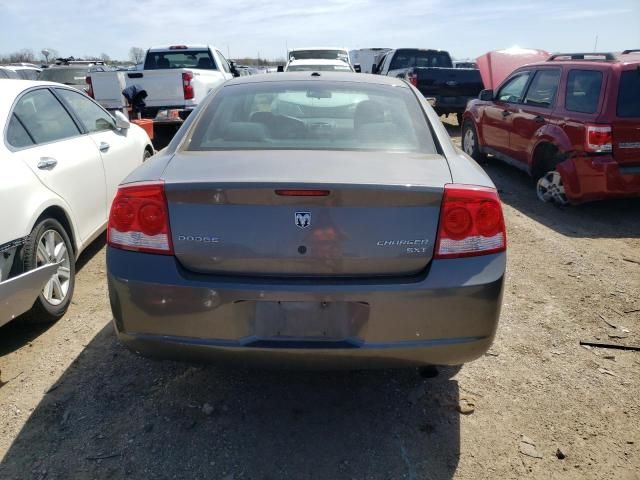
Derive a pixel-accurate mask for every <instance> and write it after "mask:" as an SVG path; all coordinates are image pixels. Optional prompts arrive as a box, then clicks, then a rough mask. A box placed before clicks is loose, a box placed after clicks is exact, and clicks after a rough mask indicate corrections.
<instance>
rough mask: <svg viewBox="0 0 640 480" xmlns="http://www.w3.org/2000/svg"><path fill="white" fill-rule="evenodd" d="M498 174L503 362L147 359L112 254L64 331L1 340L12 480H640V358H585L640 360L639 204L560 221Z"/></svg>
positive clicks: (20, 331) (512, 178)
mask: <svg viewBox="0 0 640 480" xmlns="http://www.w3.org/2000/svg"><path fill="white" fill-rule="evenodd" d="M453 122H455V120H453ZM456 130H457V128H453V127H452V130H451V131H452V133H457V132H456ZM485 168H486V169H487V171H488V172H489V174H490V175H491V177H492V178H493V180H494V181H495V183H496V185H497V186H498V188H499V189H500V190H501V195H502V199H503V201H504V203H505V211H506V217H507V222H508V232H509V265H508V283H507V287H506V291H505V298H504V308H503V313H502V319H501V324H500V328H499V331H498V336H497V339H496V342H495V344H494V345H493V347H492V349H491V351H490V352H489V353H488V354H487V355H485V356H484V357H483V358H481V359H480V360H478V361H476V362H474V363H472V364H468V365H465V366H464V367H463V368H462V370H460V372H458V373H457V374H456V375H455V376H454V377H453V378H452V379H448V378H446V377H447V375H446V374H447V373H450V372H447V371H445V372H442V373H441V374H440V376H439V377H437V378H432V379H422V378H420V377H419V376H418V375H417V374H416V372H414V371H367V372H340V373H319V372H313V373H302V372H273V371H250V370H231V369H228V368H221V367H217V366H212V365H192V364H186V363H177V362H170V361H164V362H158V361H151V360H147V359H144V358H141V357H138V356H136V355H135V354H133V353H130V352H128V351H126V350H125V349H124V348H123V347H121V346H120V345H119V344H118V343H117V342H116V340H115V338H114V335H113V332H112V329H111V325H110V318H111V317H110V311H109V307H108V301H107V292H106V285H105V280H104V278H105V259H104V254H105V252H104V248H103V247H104V239H102V240H99V241H97V242H96V243H95V245H93V247H92V248H91V249H90V251H88V252H86V253H85V254H84V255H83V257H82V260H81V265H80V271H79V275H78V280H77V287H76V294H75V300H74V303H73V305H72V307H71V309H70V310H69V312H68V314H67V315H66V316H65V317H64V318H63V319H62V320H61V321H59V322H58V323H56V324H55V325H52V326H50V327H48V328H46V327H45V328H42V327H39V328H36V327H28V326H23V325H20V324H19V323H17V322H16V323H13V324H9V325H7V326H5V327H3V328H0V369H1V370H2V380H3V381H4V382H8V383H6V384H5V385H4V386H2V387H1V388H0V457H1V458H2V463H1V466H0V478H2V479H27V478H38V479H44V478H47V479H66V478H74V479H76V478H78V479H85V478H86V479H94V478H95V479H106V478H121V477H130V478H154V479H172V478H178V479H182V478H190V479H191V478H193V479H197V478H202V479H205V478H206V479H225V480H230V479H234V480H238V479H265V480H266V479H279V478H295V479H303V478H305V479H306V478H315V479H342V478H344V479H365V478H366V479H400V478H406V479H448V478H456V479H482V478H492V479H510V478H541V479H548V478H562V479H583V478H589V479H592V478H593V479H596V478H597V479H623V480H625V479H627V480H631V479H640V385H639V382H638V379H639V378H640V352H626V351H620V350H596V349H591V350H588V349H586V348H584V347H581V346H580V345H579V344H578V342H579V340H581V339H592V340H595V339H600V340H601V341H611V342H625V343H629V344H633V343H635V344H640V263H638V262H640V220H639V212H640V202H638V201H632V202H631V201H629V202H606V203H598V204H591V205H584V206H580V207H574V208H568V209H562V210H561V209H558V208H554V207H553V206H549V205H543V204H541V203H539V202H538V201H537V200H536V199H535V193H534V191H533V189H532V186H531V183H530V180H528V179H527V177H525V176H524V175H523V174H521V173H520V172H518V171H515V170H514V169H512V168H510V167H507V166H504V165H501V164H498V163H494V162H490V163H488V164H487V165H485ZM625 259H627V260H625ZM603 318H604V319H606V320H607V321H608V322H609V323H611V324H612V325H616V326H618V328H613V327H611V326H609V325H608V324H607V323H606V322H605V321H604V320H603ZM623 327H624V328H623ZM624 330H628V331H629V332H628V333H626V332H625V331H624ZM610 335H614V336H616V335H619V336H625V335H627V338H624V339H617V338H610ZM460 403H461V404H462V405H464V406H468V405H469V404H470V403H471V404H474V411H473V412H472V413H470V414H466V415H463V414H461V413H459V412H458V411H457V410H456V408H457V407H458V406H459V404H460ZM523 436H524V438H523ZM523 440H524V441H523ZM532 444H533V445H532ZM558 450H560V452H561V453H562V454H559V453H558ZM558 456H560V457H562V456H565V458H563V459H560V458H558ZM535 457H541V458H535Z"/></svg>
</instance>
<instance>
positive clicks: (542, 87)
mask: <svg viewBox="0 0 640 480" xmlns="http://www.w3.org/2000/svg"><path fill="white" fill-rule="evenodd" d="M559 84H560V69H559V68H554V69H545V70H538V71H537V72H536V74H535V76H534V77H533V80H532V81H531V85H530V86H529V89H528V90H527V95H526V97H525V99H524V103H525V104H526V105H531V106H534V107H550V106H551V105H553V103H554V102H555V99H556V93H557V92H558V85H559Z"/></svg>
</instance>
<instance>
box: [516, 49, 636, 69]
mask: <svg viewBox="0 0 640 480" xmlns="http://www.w3.org/2000/svg"><path fill="white" fill-rule="evenodd" d="M563 65H565V66H570V67H598V68H619V67H620V66H624V65H640V55H638V54H634V53H627V54H624V55H623V54H616V55H615V58H614V59H611V60H604V59H603V60H582V59H567V60H544V61H542V62H534V63H529V64H527V65H523V66H521V67H518V70H520V69H523V68H524V69H526V68H530V67H536V68H538V67H557V66H563Z"/></svg>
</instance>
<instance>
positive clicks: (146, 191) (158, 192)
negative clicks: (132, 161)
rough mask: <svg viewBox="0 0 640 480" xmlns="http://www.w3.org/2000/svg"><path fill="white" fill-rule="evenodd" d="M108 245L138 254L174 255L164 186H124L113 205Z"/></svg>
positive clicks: (158, 184)
mask: <svg viewBox="0 0 640 480" xmlns="http://www.w3.org/2000/svg"><path fill="white" fill-rule="evenodd" d="M107 242H108V244H109V245H110V246H112V247H116V248H122V249H124V250H134V251H138V252H149V253H162V254H165V255H173V246H172V244H171V229H170V227H169V211H168V208H167V199H166V197H165V194H164V184H163V183H141V184H132V185H125V186H122V187H120V188H119V189H118V193H117V194H116V198H114V199H113V203H112V204H111V213H110V214H109V226H108V228H107Z"/></svg>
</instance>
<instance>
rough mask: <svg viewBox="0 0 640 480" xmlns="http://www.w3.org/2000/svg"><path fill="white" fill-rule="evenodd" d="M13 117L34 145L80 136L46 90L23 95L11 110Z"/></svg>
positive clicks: (55, 100) (78, 131) (51, 94)
mask: <svg viewBox="0 0 640 480" xmlns="http://www.w3.org/2000/svg"><path fill="white" fill-rule="evenodd" d="M13 115H15V116H16V117H17V118H18V120H20V122H21V123H22V125H23V126H24V127H25V128H26V129H27V132H28V133H29V135H30V136H31V138H32V139H33V140H34V141H35V143H47V142H54V141H56V140H62V139H64V138H69V137H73V136H75V135H79V134H80V130H78V127H77V126H76V124H75V123H74V121H73V120H72V119H71V116H70V115H69V113H68V112H67V111H66V110H65V109H64V107H63V106H62V104H61V103H60V102H59V101H58V99H57V98H56V97H54V95H53V93H51V92H50V91H49V90H48V89H44V88H43V89H39V90H34V91H31V92H28V93H26V94H25V95H23V96H22V97H21V98H20V100H18V103H16V106H15V107H14V109H13ZM14 146H17V145H14Z"/></svg>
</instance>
